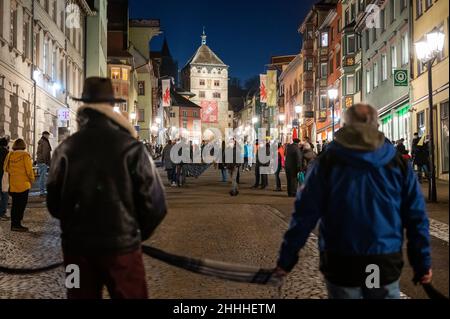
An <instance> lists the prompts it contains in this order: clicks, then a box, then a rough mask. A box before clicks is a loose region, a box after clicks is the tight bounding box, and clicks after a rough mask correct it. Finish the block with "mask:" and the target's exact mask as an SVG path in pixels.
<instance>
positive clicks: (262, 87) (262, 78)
mask: <svg viewBox="0 0 450 319" xmlns="http://www.w3.org/2000/svg"><path fill="white" fill-rule="evenodd" d="M259 83H260V84H259V96H260V100H261V103H267V74H260V75H259Z"/></svg>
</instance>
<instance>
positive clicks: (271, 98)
mask: <svg viewBox="0 0 450 319" xmlns="http://www.w3.org/2000/svg"><path fill="white" fill-rule="evenodd" d="M267 106H270V107H275V106H277V71H276V70H269V71H267Z"/></svg>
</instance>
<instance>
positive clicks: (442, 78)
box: [410, 0, 449, 180]
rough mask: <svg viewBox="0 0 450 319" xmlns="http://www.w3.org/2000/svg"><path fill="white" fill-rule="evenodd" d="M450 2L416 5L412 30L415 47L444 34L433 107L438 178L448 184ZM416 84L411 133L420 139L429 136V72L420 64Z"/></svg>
mask: <svg viewBox="0 0 450 319" xmlns="http://www.w3.org/2000/svg"><path fill="white" fill-rule="evenodd" d="M448 13H449V2H448V1H440V0H439V1H433V0H416V1H413V10H412V17H411V18H410V19H411V22H412V29H413V35H412V39H413V43H416V42H418V41H420V40H423V39H424V38H425V36H426V34H427V33H429V32H431V31H435V30H439V31H441V32H443V33H444V34H445V45H444V50H443V52H442V54H441V55H440V56H439V57H438V58H437V59H436V61H435V63H434V65H433V68H432V76H433V104H434V119H433V123H434V137H435V139H434V144H435V158H436V163H435V165H436V174H437V176H438V177H439V178H441V179H446V180H448V179H449V178H448V171H449V119H448V113H449V110H448V103H449V71H448V70H449V63H448V62H449V61H448V54H449V52H448V47H449V43H448V36H449V14H448ZM411 64H412V70H413V81H412V83H411V87H412V94H411V99H412V108H411V113H410V114H411V127H412V132H413V133H415V132H417V133H419V134H420V135H421V136H423V135H426V134H429V133H430V124H429V123H430V115H429V106H428V72H429V71H428V70H427V68H426V67H425V66H423V65H422V63H421V62H420V61H418V60H417V59H416V58H415V55H414V58H413V60H412V63H411Z"/></svg>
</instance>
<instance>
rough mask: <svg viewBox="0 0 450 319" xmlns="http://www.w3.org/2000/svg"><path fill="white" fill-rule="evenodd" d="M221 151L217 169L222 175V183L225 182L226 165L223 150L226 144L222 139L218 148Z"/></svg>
mask: <svg viewBox="0 0 450 319" xmlns="http://www.w3.org/2000/svg"><path fill="white" fill-rule="evenodd" d="M220 151H221V157H220V159H219V165H218V167H219V170H220V174H221V176H222V183H226V182H227V177H228V176H227V165H226V161H225V151H226V144H225V141H222V147H221V149H220Z"/></svg>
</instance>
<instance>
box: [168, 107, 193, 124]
mask: <svg viewBox="0 0 450 319" xmlns="http://www.w3.org/2000/svg"><path fill="white" fill-rule="evenodd" d="M181 115H182V117H189V112H188V111H183V112H182V113H181ZM169 116H170V117H171V118H175V117H176V113H175V112H170V114H169ZM192 117H195V118H198V117H199V116H198V112H197V111H192ZM185 128H187V127H185Z"/></svg>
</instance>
